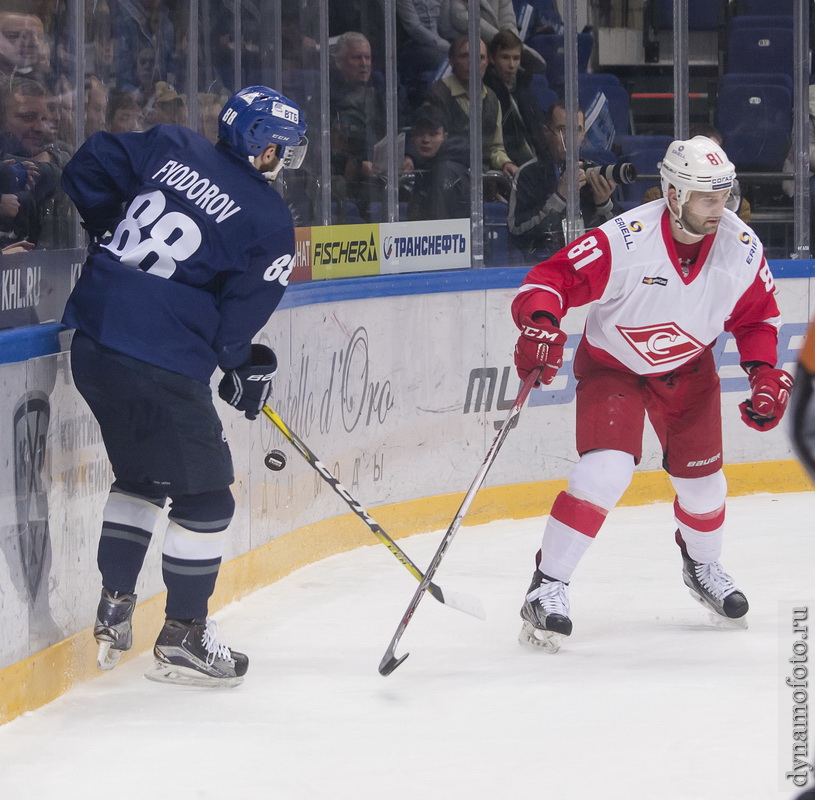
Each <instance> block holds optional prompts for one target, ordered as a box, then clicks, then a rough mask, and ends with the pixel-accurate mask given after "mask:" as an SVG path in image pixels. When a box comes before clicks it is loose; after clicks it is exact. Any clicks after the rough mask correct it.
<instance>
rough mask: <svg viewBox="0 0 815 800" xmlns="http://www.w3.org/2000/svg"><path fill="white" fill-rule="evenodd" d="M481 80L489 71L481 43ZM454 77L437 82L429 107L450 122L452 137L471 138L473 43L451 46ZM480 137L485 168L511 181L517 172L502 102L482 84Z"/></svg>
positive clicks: (460, 39) (459, 41)
mask: <svg viewBox="0 0 815 800" xmlns="http://www.w3.org/2000/svg"><path fill="white" fill-rule="evenodd" d="M480 44H481V77H482V79H483V77H484V73H485V72H486V70H487V46H486V45H485V44H484V42H483V41H482V42H481V43H480ZM449 59H450V66H451V68H452V74H451V75H448V76H447V77H446V78H442V79H441V80H438V81H436V82H435V83H434V84H433V85H432V86H431V87H430V89H429V90H428V92H427V98H426V100H425V103H426V104H429V105H433V106H436V107H437V108H438V109H439V110H440V111H441V114H442V116H443V117H444V119H446V120H447V133H448V135H449V136H450V138H451V139H452V138H455V137H460V138H461V139H463V140H464V141H465V142H467V143H469V139H470V93H469V86H470V43H469V41H468V39H467V37H466V36H458V37H456V39H455V40H454V41H453V43H452V44H451V45H450V54H449ZM481 135H482V142H483V147H484V154H483V155H484V159H483V160H484V169H485V170H490V169H493V170H501V172H503V174H504V176H505V177H506V178H508V179H511V178H512V176H513V175H514V174H515V173H516V172H517V171H518V166H517V165H516V164H515V163H514V162H513V161H512V159H511V158H510V157H509V155H508V154H507V151H506V148H505V147H504V135H503V130H502V117H501V103H500V102H499V100H498V98H497V97H496V95H495V92H493V90H492V89H490V88H488V87H487V86H485V85H484V83H483V80H482V83H481Z"/></svg>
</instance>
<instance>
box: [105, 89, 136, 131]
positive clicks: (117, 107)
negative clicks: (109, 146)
mask: <svg viewBox="0 0 815 800" xmlns="http://www.w3.org/2000/svg"><path fill="white" fill-rule="evenodd" d="M143 130H144V111H143V110H142V107H141V106H140V105H139V104H138V102H137V101H136V99H135V98H134V97H133V95H131V94H128V93H127V92H116V93H115V94H113V95H112V96H111V98H110V102H109V103H108V131H109V132H110V133H125V132H126V131H143Z"/></svg>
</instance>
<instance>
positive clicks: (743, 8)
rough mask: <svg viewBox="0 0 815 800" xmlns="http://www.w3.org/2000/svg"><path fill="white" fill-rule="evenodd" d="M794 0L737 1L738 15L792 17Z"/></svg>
mask: <svg viewBox="0 0 815 800" xmlns="http://www.w3.org/2000/svg"><path fill="white" fill-rule="evenodd" d="M795 2H796V0H739V2H738V3H737V8H738V11H739V14H768V15H772V16H789V17H791V16H792V9H793V5H794V4H795Z"/></svg>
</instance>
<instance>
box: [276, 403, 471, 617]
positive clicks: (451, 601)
mask: <svg viewBox="0 0 815 800" xmlns="http://www.w3.org/2000/svg"><path fill="white" fill-rule="evenodd" d="M262 410H263V413H264V415H265V416H266V417H268V418H269V420H270V421H271V422H272V424H273V425H274V426H275V427H276V428H277V429H278V430H279V431H280V432H281V433H282V434H283V436H285V437H286V439H288V440H289V442H290V443H291V444H292V445H293V446H294V449H295V450H297V452H298V453H300V455H301V456H303V458H304V459H305V460H306V461H307V462H308V463H309V464H310V465H311V466H312V467H313V468H314V469H315V470H316V471H317V472H318V473H319V475H320V477H321V478H322V479H323V480H324V481H325V482H326V483H327V484H328V485H329V486H330V487H331V488H332V489H333V490H334V491H335V492H336V493H337V494H338V495H339V496H340V497H341V498H342V499H343V500H345V502H346V503H347V505H348V506H349V508H350V509H351V510H352V511H353V512H354V513H355V514H356V515H357V516H358V517H359V518H360V519H361V520H362V521H363V522H364V523H365V524H366V525H367V526H368V530H370V531H371V532H372V533H373V534H374V536H376V538H377V539H379V541H380V542H382V544H384V545H385V547H387V548H388V550H390V552H391V553H393V555H394V556H396V559H397V560H398V561H399V562H400V563H401V564H402V566H403V567H404V568H405V569H406V570H407V571H408V572H409V573H410V574H411V575H413V577H414V578H416V580H417V581H419V582H422V581H423V580H424V573H423V572H422V571H421V570H420V569H419V568H418V567H417V566H416V565H415V564H414V563H413V562H412V561H411V560H410V558H409V557H408V555H407V553H405V551H404V550H402V548H401V547H399V545H398V544H396V542H395V541H394V540H393V539H391V537H390V536H389V535H388V534H387V533H386V532H385V529H384V528H383V527H382V526H381V525H380V524H379V523H378V522H377V521H376V520H375V519H374V518H373V517H372V516H371V515H370V514H369V513H368V511H367V510H366V509H365V508H364V507H363V506H362V505H360V503H359V502H357V500H355V499H354V497H353V496H352V495H351V493H350V492H349V491H348V490H347V489H346V488H345V487H344V486H343V485H342V484H341V483H340V482H339V481H338V480H337V478H336V477H335V476H334V474H333V473H332V472H331V471H330V470H329V469H328V467H326V466H325V464H323V463H322V461H320V459H319V458H317V456H315V455H314V453H313V452H312V451H311V450H310V449H309V447H308V446H307V445H306V443H305V442H304V441H303V440H302V439H300V437H299V436H297V435H296V434H295V433H294V432H293V431H292V430H291V429H290V428H289V427H288V425H286V423H285V422H283V420H282V419H281V418H280V416H279V415H278V413H277V412H276V411H275V410H274V409H273V408H272V407H271V406H269V405H268V404H266V405H264V406H263V409H262ZM427 591H428V592H430V594H431V595H432V596H433V597H434V599H436V600H438V602H440V603H442V604H443V605H446V606H449V607H450V608H455V609H456V610H457V611H463V612H464V613H465V614H470V615H471V616H473V617H478V619H486V618H487V615H486V613H485V612H484V606H483V605H481V601H480V600H479V599H478V598H477V597H473V596H472V595H468V594H461V593H460V592H447V591H444V592H443V591H442V589H441V587H440V586H437V585H436V584H435V583H432V582H429V583H428V584H427Z"/></svg>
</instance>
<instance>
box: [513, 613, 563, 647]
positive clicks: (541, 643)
mask: <svg viewBox="0 0 815 800" xmlns="http://www.w3.org/2000/svg"><path fill="white" fill-rule="evenodd" d="M563 639H564V636H563V634H562V633H555V632H554V631H542V630H539V629H538V628H536V627H535V626H534V625H533V624H532V623H531V622H526V621H524V623H523V625H521V633H520V635H519V636H518V643H519V644H521V645H523V646H524V647H528V648H529V649H530V650H543V652H544V653H551V654H554V653H557V651H558V650H560V645H561V643H562V642H563Z"/></svg>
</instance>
